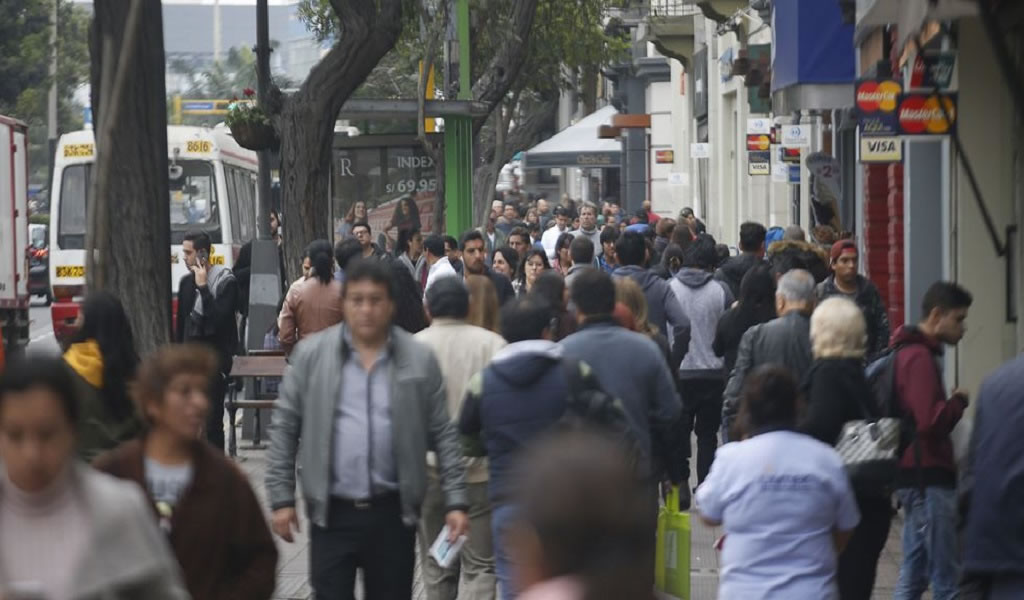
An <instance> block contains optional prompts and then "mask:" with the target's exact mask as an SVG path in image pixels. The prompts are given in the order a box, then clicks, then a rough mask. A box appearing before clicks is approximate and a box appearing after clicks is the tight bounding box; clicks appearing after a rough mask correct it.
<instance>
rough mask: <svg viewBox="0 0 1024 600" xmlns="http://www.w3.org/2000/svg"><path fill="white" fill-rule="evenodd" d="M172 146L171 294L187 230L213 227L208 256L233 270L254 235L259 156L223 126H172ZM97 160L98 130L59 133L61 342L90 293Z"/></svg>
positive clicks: (55, 217) (56, 236)
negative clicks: (88, 241)
mask: <svg viewBox="0 0 1024 600" xmlns="http://www.w3.org/2000/svg"><path fill="white" fill-rule="evenodd" d="M167 146H168V149H167V156H168V165H169V168H168V171H169V173H168V179H169V181H170V191H171V193H170V198H169V202H170V210H171V247H170V261H171V291H172V292H173V293H174V294H175V295H176V294H177V292H178V282H179V281H180V280H181V278H182V277H183V276H184V275H185V273H186V272H187V268H186V267H185V261H184V259H183V257H182V254H181V242H182V238H183V237H184V236H185V233H186V232H188V231H193V230H201V231H205V232H207V233H208V234H209V235H210V238H211V239H212V240H213V251H212V253H211V256H210V261H211V262H213V263H214V264H223V265H226V266H228V267H231V266H232V265H233V263H234V260H235V257H236V256H237V252H238V249H239V248H240V247H241V246H242V244H244V243H246V242H248V241H249V240H251V239H253V238H254V237H256V206H257V204H258V203H257V198H256V194H257V192H256V190H257V183H256V173H257V165H258V163H257V159H256V153H255V152H252V151H251V150H246V149H244V148H242V147H241V146H239V145H238V144H237V143H236V142H235V140H234V138H232V137H231V132H230V130H229V129H227V128H226V127H224V126H222V125H218V126H217V127H216V128H214V129H208V128H202V127H186V126H179V125H174V126H170V127H168V128H167ZM94 157H95V142H94V139H93V132H92V131H90V130H85V131H74V132H71V133H66V134H64V135H62V136H61V138H60V142H59V143H58V145H57V155H56V157H55V160H54V171H53V185H52V188H51V194H50V198H51V202H50V285H51V286H52V292H53V298H54V302H53V305H52V306H51V309H50V310H51V315H52V317H53V330H54V334H56V336H57V338H58V339H63V338H64V337H65V336H66V335H67V334H68V333H70V330H71V326H72V325H73V324H74V322H75V318H76V317H77V316H78V303H79V301H80V300H81V297H82V295H83V293H84V287H85V229H86V205H87V204H88V197H89V194H91V193H92V181H91V177H92V165H93V160H94ZM113 210H116V209H113Z"/></svg>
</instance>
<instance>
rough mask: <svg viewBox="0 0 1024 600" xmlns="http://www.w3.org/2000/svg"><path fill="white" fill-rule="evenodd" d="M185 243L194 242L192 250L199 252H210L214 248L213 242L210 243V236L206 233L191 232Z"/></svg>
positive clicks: (184, 239)
mask: <svg viewBox="0 0 1024 600" xmlns="http://www.w3.org/2000/svg"><path fill="white" fill-rule="evenodd" d="M183 241H185V242H192V248H193V249H194V250H197V251H198V250H206V251H207V252H209V251H210V250H211V249H212V248H213V242H212V241H210V234H208V233H206V232H205V231H198V230H193V231H189V232H187V233H186V234H185V237H184V238H183Z"/></svg>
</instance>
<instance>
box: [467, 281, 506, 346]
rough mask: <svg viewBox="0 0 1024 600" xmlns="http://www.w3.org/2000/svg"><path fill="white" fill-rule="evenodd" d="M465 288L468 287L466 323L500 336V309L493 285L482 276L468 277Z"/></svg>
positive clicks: (496, 292)
mask: <svg viewBox="0 0 1024 600" xmlns="http://www.w3.org/2000/svg"><path fill="white" fill-rule="evenodd" d="M466 286H467V287H469V316H467V317H466V322H467V323H469V324H470V325H476V326H477V327H483V328H484V329H487V330H489V331H493V332H494V333H498V334H500V333H501V324H500V318H499V317H500V311H501V309H500V306H499V305H498V291H497V290H496V289H495V288H494V284H493V283H491V280H490V279H489V278H487V277H484V276H483V275H470V276H469V277H467V278H466Z"/></svg>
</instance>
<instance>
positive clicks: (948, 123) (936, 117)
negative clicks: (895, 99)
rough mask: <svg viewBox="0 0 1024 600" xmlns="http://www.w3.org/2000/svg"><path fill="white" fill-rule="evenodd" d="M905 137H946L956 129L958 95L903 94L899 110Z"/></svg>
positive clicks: (900, 122) (898, 115)
mask: <svg viewBox="0 0 1024 600" xmlns="http://www.w3.org/2000/svg"><path fill="white" fill-rule="evenodd" d="M897 117H898V119H899V125H900V133H902V134H903V135H945V134H947V133H951V132H952V131H953V128H954V127H956V118H957V109H956V94H938V95H936V94H926V93H922V94H903V95H901V96H900V101H899V108H898V109H897Z"/></svg>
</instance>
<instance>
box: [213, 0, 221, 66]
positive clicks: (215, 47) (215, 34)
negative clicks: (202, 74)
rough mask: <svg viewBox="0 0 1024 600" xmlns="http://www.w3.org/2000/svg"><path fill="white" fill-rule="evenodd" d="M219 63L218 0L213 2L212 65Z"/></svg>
mask: <svg viewBox="0 0 1024 600" xmlns="http://www.w3.org/2000/svg"><path fill="white" fill-rule="evenodd" d="M219 62H220V0H213V64H217V63H219Z"/></svg>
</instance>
